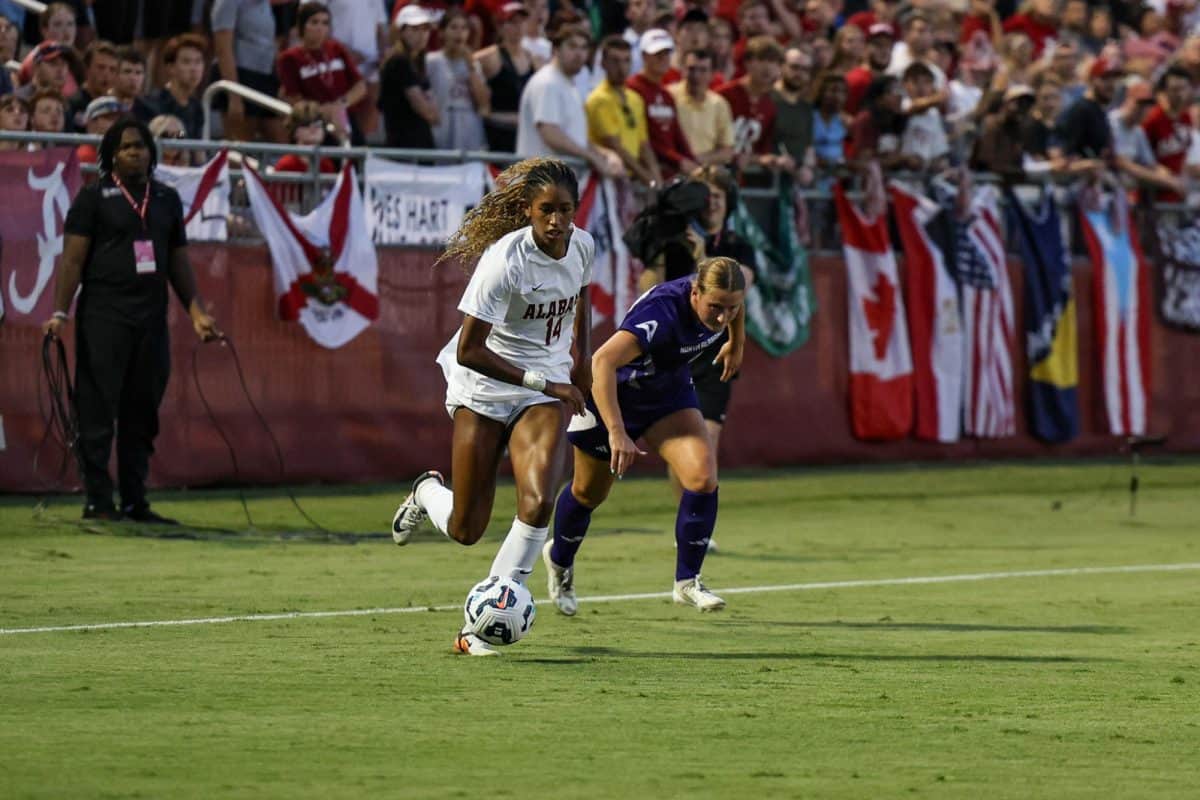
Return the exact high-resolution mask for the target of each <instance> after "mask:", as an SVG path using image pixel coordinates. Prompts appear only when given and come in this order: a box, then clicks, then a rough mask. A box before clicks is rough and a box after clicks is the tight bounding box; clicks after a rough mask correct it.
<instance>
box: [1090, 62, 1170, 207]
mask: <svg viewBox="0 0 1200 800" xmlns="http://www.w3.org/2000/svg"><path fill="white" fill-rule="evenodd" d="M1153 107H1154V90H1153V89H1152V88H1151V87H1150V83H1149V81H1147V80H1146V79H1145V78H1141V77H1137V76H1134V77H1131V78H1129V79H1128V80H1127V81H1126V82H1125V100H1124V101H1123V102H1122V103H1121V105H1120V106H1119V107H1117V108H1114V109H1113V110H1112V111H1110V112H1108V122H1109V125H1110V126H1111V127H1112V135H1113V153H1114V154H1115V156H1116V161H1117V168H1118V169H1120V170H1121V171H1122V172H1124V173H1126V174H1127V175H1129V176H1130V177H1131V178H1133V179H1134V180H1136V181H1139V182H1141V183H1144V184H1148V185H1150V186H1156V187H1158V188H1161V189H1165V190H1167V191H1172V192H1179V193H1182V192H1183V182H1182V181H1180V180H1179V179H1178V178H1176V177H1175V176H1174V175H1172V173H1171V171H1170V170H1169V169H1167V168H1166V167H1164V166H1163V165H1162V164H1159V163H1158V159H1156V158H1155V156H1154V149H1153V148H1152V147H1151V146H1150V140H1149V139H1147V138H1146V131H1144V130H1143V129H1142V122H1143V120H1145V119H1146V115H1147V113H1149V111H1150V109H1151V108H1153Z"/></svg>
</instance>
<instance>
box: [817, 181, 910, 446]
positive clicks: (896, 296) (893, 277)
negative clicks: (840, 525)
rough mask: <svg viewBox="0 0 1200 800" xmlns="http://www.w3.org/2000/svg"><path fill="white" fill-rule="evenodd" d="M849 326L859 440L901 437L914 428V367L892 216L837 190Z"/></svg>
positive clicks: (854, 418)
mask: <svg viewBox="0 0 1200 800" xmlns="http://www.w3.org/2000/svg"><path fill="white" fill-rule="evenodd" d="M834 202H835V204H836V205H837V214H838V222H839V223H840V225H841V229H842V249H843V251H844V253H845V256H846V275H847V279H846V288H847V300H848V302H849V306H850V307H849V322H850V423H851V427H852V429H853V431H854V435H855V436H857V437H858V438H860V439H900V438H903V437H904V436H907V435H908V433H909V431H910V430H912V425H913V368H912V355H911V353H910V352H909V347H908V329H907V328H906V327H905V324H904V300H903V298H902V297H901V294H900V280H899V274H898V271H897V269H896V257H895V255H894V254H893V253H892V246H891V243H890V242H889V241H888V231H887V214H886V213H880V214H878V215H877V216H876V217H875V219H873V220H866V219H863V217H862V214H861V213H860V212H859V210H858V209H857V208H855V207H854V206H853V205H852V204H851V203H850V201H849V199H847V197H846V194H845V191H844V190H843V189H842V186H841V184H840V183H839V184H837V185H836V186H835V187H834Z"/></svg>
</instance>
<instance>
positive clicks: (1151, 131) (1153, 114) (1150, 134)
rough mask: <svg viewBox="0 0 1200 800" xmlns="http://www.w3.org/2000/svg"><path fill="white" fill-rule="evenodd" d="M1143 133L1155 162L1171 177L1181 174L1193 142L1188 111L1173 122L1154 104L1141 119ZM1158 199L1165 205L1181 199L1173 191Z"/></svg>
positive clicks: (1161, 193)
mask: <svg viewBox="0 0 1200 800" xmlns="http://www.w3.org/2000/svg"><path fill="white" fill-rule="evenodd" d="M1142 130H1143V131H1145V132H1146V138H1147V139H1149V140H1150V147H1151V149H1152V150H1154V157H1155V158H1156V159H1158V163H1160V164H1162V165H1163V166H1164V167H1166V168H1167V169H1169V170H1171V174H1172V175H1182V174H1183V165H1184V162H1185V161H1186V160H1187V152H1188V147H1189V146H1190V145H1191V143H1192V117H1191V115H1190V114H1189V113H1188V111H1187V109H1186V108H1185V109H1184V110H1183V111H1181V112H1180V113H1179V116H1177V117H1175V118H1174V119H1172V118H1171V117H1170V116H1168V115H1167V112H1166V109H1164V108H1163V107H1162V106H1161V105H1158V104H1156V105H1155V106H1154V108H1152V109H1150V113H1149V114H1147V115H1146V118H1145V119H1144V120H1142ZM1158 198H1159V199H1160V200H1162V201H1164V202H1168V203H1178V202H1180V201H1181V200H1182V199H1183V198H1181V197H1179V195H1178V194H1176V193H1175V192H1159V194H1158Z"/></svg>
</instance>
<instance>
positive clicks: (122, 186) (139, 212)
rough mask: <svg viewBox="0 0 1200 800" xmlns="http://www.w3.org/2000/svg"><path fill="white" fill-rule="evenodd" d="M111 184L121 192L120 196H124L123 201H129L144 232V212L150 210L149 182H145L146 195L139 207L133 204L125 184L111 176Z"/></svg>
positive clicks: (131, 196)
mask: <svg viewBox="0 0 1200 800" xmlns="http://www.w3.org/2000/svg"><path fill="white" fill-rule="evenodd" d="M113 183H115V184H116V185H117V188H118V189H120V190H121V194H123V195H125V199H126V200H127V201H129V206H130V208H132V209H133V210H134V211H135V212H136V213H137V215H138V216H139V217H140V218H141V220H142V230H143V231H144V230H146V212H147V211H148V210H149V209H150V181H146V195H145V197H143V198H142V205H141V207H139V206H138V204H137V203H135V202H133V195H131V194H130V193H129V190H128V189H126V188H125V184H123V183H121V179H120V178H118V177H117V176H116V175H113Z"/></svg>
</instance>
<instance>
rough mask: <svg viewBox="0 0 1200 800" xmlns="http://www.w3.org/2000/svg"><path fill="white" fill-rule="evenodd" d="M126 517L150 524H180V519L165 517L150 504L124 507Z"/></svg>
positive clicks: (133, 520)
mask: <svg viewBox="0 0 1200 800" xmlns="http://www.w3.org/2000/svg"><path fill="white" fill-rule="evenodd" d="M123 511H124V514H125V519H127V520H130V521H132V522H144V523H147V524H150V525H178V524H179V521H178V520H174V519H171V518H170V517H164V516H162V515H161V514H157V513H155V512H154V510H153V509H152V508H150V506H126V507H125V508H124V509H123Z"/></svg>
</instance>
